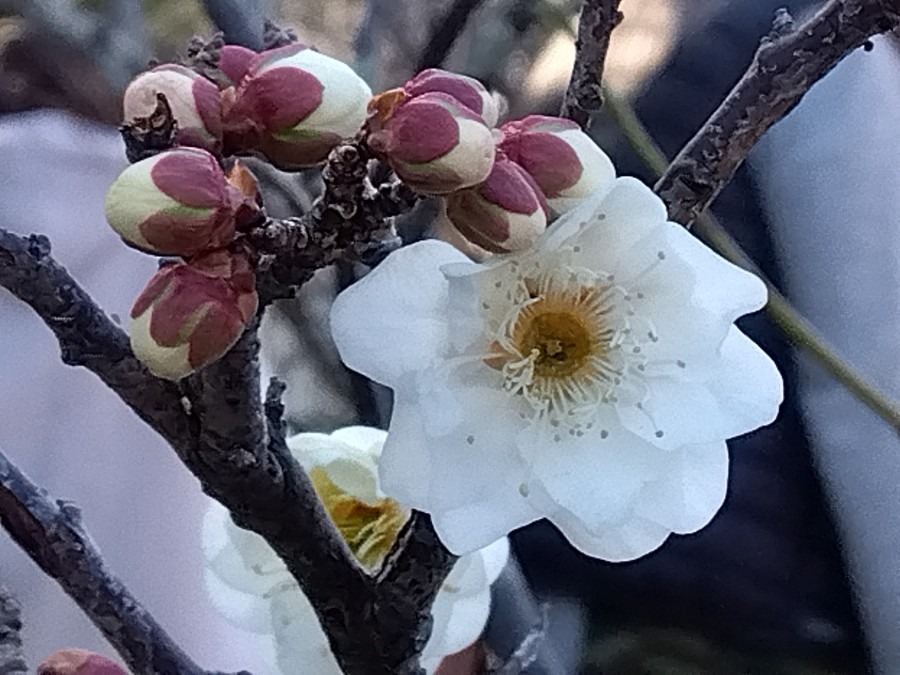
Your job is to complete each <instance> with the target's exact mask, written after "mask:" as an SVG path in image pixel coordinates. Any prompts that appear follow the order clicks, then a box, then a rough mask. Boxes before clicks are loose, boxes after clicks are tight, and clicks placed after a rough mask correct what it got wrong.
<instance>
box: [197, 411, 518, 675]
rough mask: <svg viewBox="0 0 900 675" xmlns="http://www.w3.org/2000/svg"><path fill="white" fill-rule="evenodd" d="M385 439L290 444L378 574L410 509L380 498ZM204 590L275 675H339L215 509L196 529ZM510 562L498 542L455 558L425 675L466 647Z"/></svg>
mask: <svg viewBox="0 0 900 675" xmlns="http://www.w3.org/2000/svg"><path fill="white" fill-rule="evenodd" d="M385 436H386V434H385V432H384V431H380V430H378V429H372V428H369V427H347V428H345V429H339V430H338V431H335V432H334V433H333V434H331V435H326V434H316V433H305V434H297V435H296V436H293V437H292V438H290V439H288V445H289V447H290V449H291V452H292V453H293V454H294V456H295V457H296V458H297V460H298V461H299V462H300V463H301V464H302V465H303V467H304V468H305V469H306V470H307V472H308V473H309V476H310V479H311V480H312V482H313V485H314V487H315V489H316V492H317V493H318V495H319V497H320V498H321V499H322V501H323V502H324V504H325V506H326V508H327V510H328V512H329V514H330V515H331V517H332V519H333V520H334V521H335V524H336V525H337V527H338V529H339V530H340V532H341V534H342V535H344V538H345V539H346V540H347V543H348V544H349V546H350V549H351V550H352V551H353V553H354V554H355V555H356V557H357V559H358V560H359V561H360V562H361V563H362V564H363V565H364V566H365V567H367V568H368V569H370V570H376V569H377V568H378V567H379V566H380V565H381V563H382V561H383V560H384V557H385V555H386V554H387V553H388V551H389V550H390V547H391V545H392V544H393V542H394V540H395V538H396V536H397V533H398V532H399V531H400V529H401V528H402V526H403V524H404V523H405V522H406V520H407V519H408V517H409V510H408V509H406V508H404V507H402V506H400V505H399V504H398V503H397V502H396V501H394V500H393V499H389V498H386V497H385V496H384V494H383V493H382V492H381V490H380V488H379V485H378V478H377V463H378V461H379V456H380V454H381V448H382V446H383V445H384V440H385ZM203 548H204V552H205V555H206V559H207V569H206V583H207V589H208V591H209V594H210V597H211V598H212V600H213V603H214V604H215V606H216V607H217V608H218V609H219V611H220V612H221V613H222V614H223V615H224V616H225V617H227V618H228V619H229V620H230V621H231V622H233V623H234V624H235V625H237V626H238V627H240V628H243V629H245V630H248V631H251V632H255V633H262V634H265V635H271V636H273V637H274V642H275V652H276V659H277V663H278V669H279V670H280V671H281V672H282V673H285V674H287V673H299V672H304V673H307V672H308V673H315V674H316V675H330V674H331V673H334V674H335V675H340V673H341V670H340V668H339V667H338V664H337V661H336V660H335V658H334V655H333V654H332V653H331V649H330V647H329V646H328V640H327V638H326V636H325V633H324V631H323V630H322V628H321V626H320V624H319V620H318V618H317V617H316V615H315V612H314V611H313V608H312V605H310V603H309V600H307V599H306V596H305V595H304V594H303V592H302V591H301V590H300V586H299V585H298V584H297V582H296V581H295V580H294V578H293V577H292V576H291V575H290V573H289V572H288V571H287V568H286V567H285V565H284V563H283V562H282V561H281V559H280V558H278V556H277V555H276V554H275V552H274V551H273V550H272V549H271V548H270V547H269V545H268V544H267V543H266V542H265V540H263V538H262V537H260V536H259V535H257V534H255V533H253V532H250V531H248V530H244V529H241V528H239V527H237V526H236V525H235V524H234V523H233V522H232V520H231V518H230V517H229V515H228V512H227V510H226V509H225V508H224V507H223V506H221V505H220V504H218V503H217V502H216V503H213V504H212V505H211V507H210V509H209V511H208V512H207V514H206V517H205V520H204V525H203ZM508 555H509V544H508V542H507V540H506V539H505V538H502V539H500V540H499V541H495V542H493V543H492V544H490V545H489V546H487V547H485V548H483V549H482V550H479V551H476V552H475V553H472V554H471V555H466V556H463V557H462V558H460V559H459V561H458V562H457V563H456V565H455V567H454V568H453V571H452V572H451V573H450V575H449V576H448V577H447V580H446V581H445V582H444V585H443V586H442V587H441V590H440V591H439V592H438V595H437V598H436V599H435V603H434V606H433V608H432V614H433V616H434V629H433V631H432V635H431V638H430V639H429V640H428V643H427V644H426V645H425V650H424V652H423V654H422V665H423V667H425V668H426V670H428V672H429V673H430V672H433V671H434V670H435V669H436V668H437V665H438V663H439V662H440V660H441V659H442V658H443V657H444V656H447V655H449V654H453V653H455V652H457V651H459V650H461V649H464V648H465V647H467V646H468V645H470V644H471V643H472V642H474V641H475V640H476V639H477V638H478V636H479V635H481V632H482V630H483V629H484V625H485V622H486V621H487V618H488V614H489V612H490V586H491V584H492V583H493V582H494V580H496V578H497V577H498V576H499V574H500V572H501V571H502V569H503V567H504V566H505V564H506V560H507V557H508Z"/></svg>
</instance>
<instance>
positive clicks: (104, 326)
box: [0, 143, 452, 675]
mask: <svg viewBox="0 0 900 675" xmlns="http://www.w3.org/2000/svg"><path fill="white" fill-rule="evenodd" d="M367 162H368V156H367V154H366V152H365V149H364V147H362V146H360V145H358V144H356V143H350V144H347V145H345V146H341V148H339V149H338V150H337V151H335V153H334V154H333V155H332V159H331V161H330V162H329V164H328V166H327V167H326V169H325V172H324V174H325V179H326V185H328V189H327V190H326V193H325V195H324V197H323V198H322V199H320V200H319V202H317V204H316V205H315V207H314V209H313V211H312V212H311V213H310V214H309V215H308V216H307V217H304V218H302V219H298V221H296V222H288V223H280V224H279V223H272V224H270V225H269V226H267V227H265V228H261V229H260V230H259V231H257V232H255V233H251V235H250V237H249V238H250V240H251V242H252V243H254V244H255V245H257V246H258V248H259V249H260V250H261V252H263V253H265V251H266V247H267V246H269V247H270V250H271V251H272V253H273V255H272V256H271V259H269V260H268V263H269V266H268V268H267V269H266V270H265V271H263V272H261V273H260V275H259V278H260V290H261V295H262V296H263V298H264V300H265V299H271V298H272V297H278V296H279V294H286V293H287V292H289V291H290V290H291V289H292V288H294V287H296V286H297V285H299V284H301V283H303V282H304V281H305V280H306V279H308V278H309V277H310V276H311V274H312V272H313V271H314V270H315V269H318V268H320V267H323V266H324V265H327V264H330V263H331V262H333V261H334V260H336V259H338V258H339V257H340V256H342V255H349V256H350V257H354V256H360V255H362V254H363V253H364V252H365V251H366V250H368V249H369V247H371V246H372V245H373V242H374V243H375V244H376V245H377V244H378V242H379V241H380V240H381V237H382V236H383V235H384V234H385V233H388V232H390V227H389V226H388V225H386V224H385V219H386V218H388V217H389V216H393V215H397V214H399V213H401V212H403V211H405V210H408V209H409V208H411V207H412V205H413V204H414V203H415V201H416V197H415V196H414V195H411V194H410V193H409V192H408V191H406V190H404V189H403V188H402V187H401V186H398V185H396V184H388V185H385V186H382V187H381V188H380V189H378V190H375V189H374V188H372V187H371V185H369V184H368V180H367V178H366V173H367V171H366V165H367ZM0 286H4V287H6V288H8V289H9V290H10V291H11V292H12V293H13V294H14V295H16V296H17V297H19V298H20V299H21V300H23V301H25V302H26V303H28V304H29V305H31V307H32V308H33V309H34V310H35V311H36V312H37V313H38V315H39V316H41V318H42V319H44V321H45V322H46V323H47V324H48V326H49V327H50V328H51V330H53V332H54V333H55V334H56V337H57V338H58V340H59V343H60V346H61V350H62V353H63V360H64V361H65V362H66V363H68V364H70V365H83V366H85V367H87V368H88V369H90V370H91V371H92V372H94V373H95V374H97V375H98V376H99V377H100V378H101V379H102V380H103V381H104V382H105V383H106V384H107V385H108V386H109V387H110V388H111V389H112V390H113V391H115V392H116V393H117V394H118V395H119V396H120V397H121V398H122V400H123V401H125V403H126V404H128V405H129V406H130V407H131V408H132V409H134V410H135V412H136V413H137V414H138V415H139V416H140V417H141V418H142V419H144V421H146V422H147V423H148V424H150V425H151V426H152V427H153V428H154V429H156V430H157V431H158V432H159V433H160V434H161V435H162V436H163V438H165V440H166V441H167V442H168V443H169V444H170V445H171V446H172V447H173V449H174V450H175V451H176V453H177V454H178V456H179V458H180V459H181V460H182V461H183V462H184V464H185V465H186V466H187V467H188V468H189V469H190V470H191V472H192V473H193V474H194V475H195V476H196V477H197V478H198V479H199V480H200V482H201V485H202V487H203V490H204V491H205V492H207V493H208V494H210V495H212V496H213V497H214V498H216V499H218V500H219V501H220V502H222V503H223V504H224V505H225V506H226V507H227V508H228V509H229V510H230V511H231V513H232V515H233V517H234V518H235V521H236V522H237V523H239V524H240V525H241V526H243V527H246V528H248V529H251V530H253V531H254V532H257V533H258V534H260V535H262V536H263V537H264V538H265V539H266V540H267V541H268V543H269V544H270V545H271V546H272V548H273V549H274V550H275V551H276V552H277V553H278V555H279V556H281V558H282V559H283V560H284V561H285V563H286V564H287V565H288V568H289V569H290V570H291V572H292V574H293V575H294V576H295V577H296V578H297V580H298V581H299V583H300V584H301V586H302V588H303V589H304V591H305V592H306V594H307V595H308V597H309V598H310V601H311V603H312V605H313V607H314V608H315V610H316V612H317V614H318V615H319V617H320V619H321V620H322V622H323V624H324V626H325V627H326V631H327V632H328V634H329V637H330V639H331V641H332V646H333V648H334V651H335V654H336V656H337V658H338V661H339V662H340V663H341V665H342V667H343V668H344V670H345V671H346V672H348V673H359V674H368V673H373V674H379V675H381V674H385V675H386V674H387V673H397V674H407V673H410V674H411V673H418V672H419V670H418V654H419V653H420V651H421V648H422V646H423V645H424V641H423V640H422V639H421V636H423V635H424V636H426V637H427V635H428V632H429V625H430V624H429V623H428V616H427V612H426V613H424V614H423V612H422V611H421V607H423V606H424V607H429V606H430V604H431V602H432V600H433V599H434V596H435V595H436V593H437V591H438V589H439V588H440V584H441V582H442V581H443V579H444V578H445V577H446V574H447V573H448V572H449V569H450V567H451V566H452V560H447V561H445V564H444V565H441V566H438V567H437V568H436V571H435V573H434V574H433V575H431V577H429V578H425V580H424V582H423V583H422V584H421V585H419V586H418V587H417V588H415V589H414V592H412V593H410V594H406V595H404V594H402V593H399V592H398V591H397V590H395V589H394V588H393V585H392V583H393V582H390V581H389V582H385V583H381V584H377V583H376V582H375V580H374V579H372V578H371V577H369V576H368V575H366V574H365V573H364V572H363V571H362V570H361V569H360V568H359V566H358V565H357V564H356V562H355V560H354V559H353V558H352V556H351V555H350V553H349V551H348V550H347V547H346V544H345V543H344V541H343V539H342V538H341V537H340V535H339V534H338V533H337V531H336V529H335V528H334V526H333V524H332V523H331V521H330V519H329V518H328V516H327V514H326V513H325V511H324V509H323V507H322V505H321V503H320V502H319V500H318V499H317V497H316V496H315V493H314V491H313V489H312V486H311V484H310V482H309V479H308V477H307V476H306V474H305V473H304V472H303V471H302V469H301V468H300V467H299V465H298V464H297V462H296V461H295V460H294V459H293V458H292V457H291V455H290V454H289V453H288V452H287V450H286V448H285V447H284V441H283V435H282V436H281V437H280V440H279V435H278V434H276V433H274V432H273V430H276V429H278V428H280V427H279V426H278V425H280V424H281V422H280V420H278V421H277V423H276V422H275V421H273V419H272V415H273V410H276V409H277V407H275V406H274V404H273V403H272V401H271V400H270V401H269V402H268V406H267V408H266V415H265V416H264V414H263V410H262V408H261V404H260V401H259V373H258V360H257V351H258V342H257V337H256V330H255V326H254V327H251V329H249V330H248V331H247V332H246V333H245V335H244V336H243V337H242V338H241V340H239V342H238V344H237V345H236V346H235V347H234V348H233V349H232V350H231V351H230V352H229V354H227V355H226V356H225V357H224V358H223V359H221V360H220V361H218V362H217V363H215V364H213V365H211V366H210V367H208V368H206V369H205V370H203V371H201V372H200V373H198V374H196V375H194V376H192V377H191V378H188V379H187V380H186V381H184V382H183V383H182V384H181V385H176V384H174V383H171V382H166V381H163V380H159V379H157V378H155V377H153V376H152V375H151V374H150V373H149V372H148V371H147V370H146V369H145V368H144V367H143V365H142V364H141V363H140V362H139V361H137V359H135V357H134V355H133V354H132V352H131V349H130V346H129V343H128V338H127V336H126V335H125V333H124V332H123V331H122V330H121V329H120V328H119V327H118V326H116V325H115V324H113V323H112V322H111V321H110V319H109V318H108V317H107V316H106V315H105V314H104V313H103V312H102V311H101V310H100V308H99V307H97V305H96V304H95V303H94V302H93V300H92V299H91V298H90V297H89V296H88V295H87V294H86V293H85V292H84V291H83V290H82V289H81V288H80V287H79V286H78V285H77V284H76V283H75V281H74V280H73V279H72V278H71V277H70V276H69V274H68V273H67V272H66V270H65V269H64V268H63V267H61V266H60V265H59V264H57V263H56V262H55V261H54V260H53V258H52V257H51V256H50V245H49V242H48V241H47V239H46V238H45V237H41V236H31V237H27V238H26V237H19V236H17V235H14V234H11V233H9V232H6V231H4V230H2V229H0ZM279 414H280V413H279ZM266 426H268V430H267V429H266ZM429 530H430V522H425V523H421V522H419V521H416V528H415V530H414V531H415V532H416V533H418V534H417V535H416V537H415V538H414V540H415V541H426V540H427V539H428V537H429V536H430V537H431V538H432V539H433V540H434V541H436V538H435V537H434V534H433V531H430V535H429ZM404 541H406V539H404ZM416 550H417V551H420V553H421V547H419V548H416ZM421 554H422V555H425V553H421ZM436 554H437V555H438V556H439V557H440V555H441V552H440V551H439V550H438V551H437V552H436ZM416 555H419V554H416V553H413V552H412V551H410V552H408V553H401V554H400V559H401V560H404V561H406V562H404V563H403V567H401V569H406V568H414V567H415V565H414V560H413V559H412V558H414V557H415V556H416ZM429 555H435V553H430V554H429ZM428 560H430V558H429V559H428ZM428 560H426V564H430V563H429V562H428ZM366 637H368V638H369V639H366Z"/></svg>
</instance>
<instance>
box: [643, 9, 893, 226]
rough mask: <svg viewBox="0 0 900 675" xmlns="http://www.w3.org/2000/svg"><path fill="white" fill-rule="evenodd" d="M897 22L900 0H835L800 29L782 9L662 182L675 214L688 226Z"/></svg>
mask: <svg viewBox="0 0 900 675" xmlns="http://www.w3.org/2000/svg"><path fill="white" fill-rule="evenodd" d="M898 26H900V2H898V1H897V0H831V1H830V2H828V3H827V4H826V5H825V6H824V7H822V9H820V10H819V11H818V12H817V13H816V14H815V15H814V16H813V17H812V18H810V19H809V20H808V21H807V22H805V23H804V24H803V25H802V26H800V27H799V28H796V29H795V28H794V27H793V24H792V22H791V20H790V17H789V15H787V13H786V12H783V11H782V12H779V13H778V14H777V16H776V21H775V26H774V27H773V31H772V33H771V34H770V35H769V36H768V37H766V38H763V40H762V43H761V44H760V46H759V48H758V49H757V51H756V54H755V55H754V57H753V61H752V63H751V64H750V67H749V68H748V70H747V72H746V73H744V76H743V77H742V78H741V79H740V81H739V82H738V83H737V84H736V85H735V86H734V88H733V89H732V90H731V92H730V93H729V94H728V96H727V97H726V99H725V101H724V102H723V103H722V104H721V105H720V106H719V108H718V109H717V110H716V111H715V112H714V113H713V114H712V117H710V118H709V119H708V120H707V121H706V123H705V124H704V125H703V127H702V128H701V129H700V130H699V131H698V132H697V134H696V135H695V136H694V137H693V138H692V139H691V140H690V142H689V143H688V144H687V145H686V146H685V147H684V149H682V151H681V152H680V153H678V156H677V157H676V158H675V160H674V161H673V162H672V164H671V165H669V168H668V169H667V170H666V172H665V173H664V174H663V176H662V178H660V179H659V182H657V184H656V187H655V190H656V192H657V194H659V196H660V197H662V199H663V201H665V202H666V204H668V206H669V218H670V219H672V220H674V221H677V222H679V223H682V224H684V225H690V224H691V223H692V222H693V221H694V220H695V219H696V218H697V216H698V215H699V214H700V213H701V212H702V211H703V210H704V209H705V208H706V207H707V206H708V205H709V204H710V203H711V202H712V201H713V200H714V199H715V198H716V196H717V195H718V194H719V192H720V191H721V190H722V188H723V187H724V186H725V185H726V184H727V183H728V181H730V180H731V177H732V176H733V175H734V172H735V171H736V170H737V168H738V167H739V166H740V165H741V163H742V162H743V161H744V158H745V157H746V156H747V154H748V153H749V152H750V149H751V148H752V147H753V146H754V145H755V144H756V142H757V141H758V140H759V139H760V137H762V135H763V134H764V133H765V132H766V131H767V130H768V129H769V127H771V126H772V125H773V124H775V123H776V122H777V121H778V120H780V119H781V118H782V117H784V116H785V115H787V114H788V113H789V112H790V111H791V109H792V108H793V107H794V106H796V105H797V104H798V103H799V102H800V99H801V98H803V95H804V94H805V93H806V92H807V91H809V89H810V87H812V85H813V84H815V83H816V82H817V81H818V80H820V79H821V78H822V77H824V76H825V75H826V74H827V73H828V72H829V71H830V70H831V69H832V68H834V66H836V65H837V63H838V62H839V61H840V60H841V59H842V58H844V56H846V55H847V54H848V53H849V52H851V51H853V50H854V49H856V48H857V47H860V46H862V45H864V44H866V42H867V41H868V40H869V38H870V37H872V36H873V35H877V34H879V33H885V32H888V31H891V30H894V29H895V28H897V27H898Z"/></svg>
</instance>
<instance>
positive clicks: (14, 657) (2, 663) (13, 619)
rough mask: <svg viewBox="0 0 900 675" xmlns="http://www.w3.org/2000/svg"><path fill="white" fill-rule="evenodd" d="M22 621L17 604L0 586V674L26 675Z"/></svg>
mask: <svg viewBox="0 0 900 675" xmlns="http://www.w3.org/2000/svg"><path fill="white" fill-rule="evenodd" d="M21 633H22V619H21V610H20V609H19V603H18V602H16V599H15V598H14V597H13V596H12V595H10V593H9V591H8V590H7V589H6V588H4V587H3V586H0V673H3V675H26V674H27V673H28V667H27V666H26V664H25V656H24V654H23V653H22V635H21Z"/></svg>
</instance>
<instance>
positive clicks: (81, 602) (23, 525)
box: [0, 452, 206, 675]
mask: <svg viewBox="0 0 900 675" xmlns="http://www.w3.org/2000/svg"><path fill="white" fill-rule="evenodd" d="M0 523H2V525H3V527H5V528H6V530H7V531H8V532H9V533H10V535H11V536H12V538H13V539H14V540H15V542H16V543H17V544H18V545H19V546H21V547H22V548H23V549H24V550H25V552H26V553H28V555H29V556H30V557H31V559H32V560H34V561H35V562H36V563H37V564H38V565H39V566H40V568H41V569H42V570H44V572H45V573H47V574H48V575H49V576H51V577H52V578H54V579H55V580H56V581H57V582H59V584H60V585H61V586H62V587H63V589H64V590H65V592H66V593H67V594H68V595H69V596H70V597H71V598H72V599H73V600H74V601H75V602H76V603H77V604H78V606H79V607H81V609H82V610H83V611H84V613H85V614H87V616H88V617H89V618H90V619H91V621H93V622H94V625H95V626H97V628H99V629H100V630H101V631H102V632H103V635H104V636H105V637H106V639H107V640H109V642H110V644H112V645H113V646H114V647H115V648H116V650H117V651H118V652H119V654H120V655H121V656H122V658H123V659H124V660H125V662H126V663H127V664H128V666H129V668H130V669H131V670H132V671H133V672H135V673H138V674H139V675H144V674H146V675H153V674H154V673H185V674H186V675H191V674H192V673H193V674H196V675H203V674H204V673H206V671H204V670H203V669H202V668H200V667H199V666H198V665H197V664H195V663H194V662H193V661H191V659H190V658H189V657H188V656H187V654H185V653H184V652H183V651H181V648H180V647H178V645H176V644H175V643H174V642H173V641H172V639H171V638H170V637H169V636H168V635H167V634H166V632H165V631H164V630H163V629H162V628H161V627H160V626H159V624H157V623H156V621H155V620H154V619H153V617H152V616H150V613H149V612H147V610H146V609H144V608H143V607H142V606H141V604H140V603H139V602H138V601H137V600H136V599H135V598H134V597H133V596H132V595H131V594H130V593H129V592H128V589H127V588H125V586H124V585H123V584H122V582H121V581H120V580H119V579H117V578H116V577H115V576H113V574H112V573H111V572H110V571H109V570H108V569H107V568H106V565H105V563H104V562H103V559H102V557H101V556H100V552H99V551H98V550H97V549H96V548H95V547H94V543H93V542H92V541H91V539H90V537H88V535H87V534H86V533H85V532H84V530H83V529H82V528H81V523H80V513H79V511H78V509H77V508H76V507H74V506H72V505H71V504H67V503H65V502H61V501H57V502H54V501H51V500H50V499H48V497H47V496H46V494H45V493H44V492H43V491H42V490H40V489H39V488H38V487H37V486H36V485H34V484H33V483H32V482H31V481H29V480H28V478H26V477H25V476H24V475H23V474H22V473H21V472H20V471H19V470H18V469H17V468H16V467H15V466H13V465H12V463H11V462H10V461H9V460H8V459H7V458H6V457H5V456H4V455H3V453H2V452H0ZM4 672H5V671H4Z"/></svg>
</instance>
